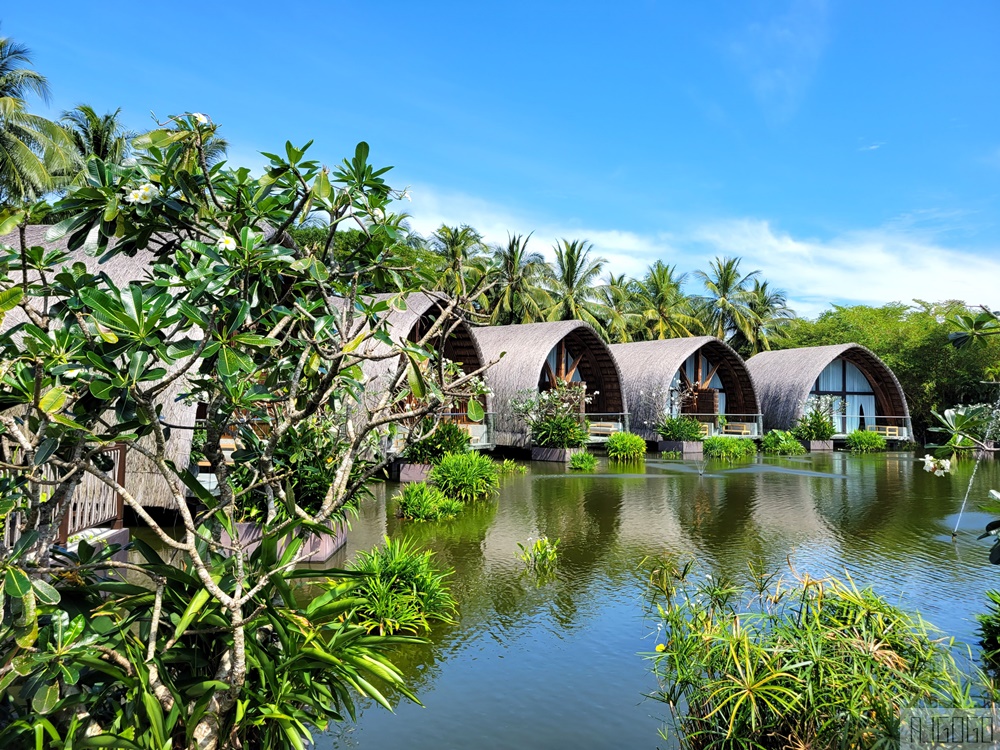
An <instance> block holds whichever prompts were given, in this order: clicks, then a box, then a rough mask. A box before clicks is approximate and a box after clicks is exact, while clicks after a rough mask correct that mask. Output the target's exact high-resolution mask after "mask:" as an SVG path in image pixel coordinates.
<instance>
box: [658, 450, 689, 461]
mask: <svg viewBox="0 0 1000 750" xmlns="http://www.w3.org/2000/svg"><path fill="white" fill-rule="evenodd" d="M660 458H662V459H664V460H667V461H670V460H675V459H678V458H684V454H683V453H681V452H680V451H663V453H661V454H660Z"/></svg>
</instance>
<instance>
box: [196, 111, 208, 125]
mask: <svg viewBox="0 0 1000 750" xmlns="http://www.w3.org/2000/svg"><path fill="white" fill-rule="evenodd" d="M191 116H192V117H193V118H194V119H195V122H197V123H198V124H199V125H208V123H210V122H211V120H209V119H208V115H203V114H202V113H201V112H192V113H191Z"/></svg>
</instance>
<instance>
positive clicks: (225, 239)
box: [218, 234, 236, 250]
mask: <svg viewBox="0 0 1000 750" xmlns="http://www.w3.org/2000/svg"><path fill="white" fill-rule="evenodd" d="M218 246H219V249H220V250H235V249H236V240H234V239H233V238H232V237H230V236H229V235H227V234H224V235H222V236H221V237H219V242H218Z"/></svg>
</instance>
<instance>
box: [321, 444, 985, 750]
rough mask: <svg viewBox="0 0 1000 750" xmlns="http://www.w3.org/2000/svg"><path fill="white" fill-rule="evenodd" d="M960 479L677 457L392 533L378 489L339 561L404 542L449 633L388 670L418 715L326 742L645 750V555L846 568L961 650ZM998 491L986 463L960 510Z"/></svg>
mask: <svg viewBox="0 0 1000 750" xmlns="http://www.w3.org/2000/svg"><path fill="white" fill-rule="evenodd" d="M970 471H971V465H968V466H964V465H959V466H958V467H957V469H956V472H955V473H954V474H953V475H950V476H948V477H943V478H938V477H933V476H932V475H930V474H927V473H925V472H924V471H922V468H921V465H920V464H919V463H917V462H915V460H914V457H913V456H912V455H911V454H888V455H884V456H860V457H859V456H850V455H847V454H842V453H836V454H815V455H811V456H805V457H801V458H799V457H796V458H770V457H768V458H760V459H758V460H757V461H755V462H754V463H752V464H748V465H740V466H729V465H727V464H720V463H714V462H709V463H708V464H707V465H706V466H705V467H704V472H703V473H699V471H698V467H697V465H695V464H694V463H693V462H678V461H650V462H649V464H648V466H647V467H646V469H645V471H639V470H636V469H635V468H629V469H624V470H615V469H612V468H609V467H607V466H606V465H604V466H602V467H600V469H599V473H597V474H594V475H579V474H571V473H567V472H565V471H564V469H563V468H562V467H560V466H552V465H542V464H535V465H534V466H533V467H532V472H531V473H530V474H528V475H527V476H515V477H511V478H509V479H508V480H507V481H506V483H505V485H504V487H503V490H502V492H501V494H500V496H499V497H498V498H497V499H496V500H495V501H493V502H490V503H485V504H483V505H481V506H479V507H477V508H476V509H474V510H471V511H470V512H468V513H467V514H465V515H464V516H462V517H461V518H459V519H456V520H455V521H451V522H444V523H426V524H420V523H413V522H406V521H401V520H399V519H396V518H395V517H394V515H393V513H394V508H393V504H392V501H391V499H390V500H387V497H390V498H391V495H392V494H393V492H394V491H395V487H394V486H392V485H387V486H385V487H382V488H380V490H379V491H378V493H377V494H378V498H377V499H376V500H375V501H373V502H370V503H368V504H366V505H365V506H364V507H363V508H362V509H361V515H360V517H359V518H358V519H357V520H356V521H355V522H354V528H353V530H352V532H351V534H350V536H349V542H348V549H347V550H346V551H345V553H344V554H345V556H346V557H349V556H350V555H353V554H354V552H355V551H356V550H357V549H362V548H368V547H370V546H372V545H373V544H375V543H377V541H378V540H379V539H380V538H381V536H382V535H383V534H385V533H388V534H390V535H392V536H398V535H408V536H411V537H413V538H415V539H417V540H418V541H419V542H420V544H422V545H424V546H426V547H428V548H430V549H432V550H434V551H435V553H436V554H437V557H438V560H439V562H441V563H442V564H444V565H447V566H451V567H454V569H455V573H454V577H453V590H454V592H455V595H456V597H457V599H458V601H459V606H460V619H459V622H458V623H457V624H456V625H453V626H442V627H440V628H436V629H435V632H434V634H433V641H434V643H433V644H432V645H428V646H426V647H421V648H420V649H414V650H409V651H407V652H405V654H401V655H400V662H401V664H402V666H403V667H404V669H405V670H406V672H407V673H408V674H409V675H410V679H411V682H412V683H413V684H414V685H415V686H416V689H417V692H418V694H419V695H420V697H421V700H422V701H423V702H424V703H425V705H427V706H428V708H427V709H426V710H423V709H420V708H418V707H415V706H412V705H408V704H402V705H400V706H399V707H398V709H397V714H396V715H391V714H388V713H386V712H384V711H380V710H376V709H371V710H368V709H366V710H364V711H363V715H362V717H361V719H360V721H359V723H358V725H357V726H356V727H350V728H342V729H340V730H338V734H337V736H336V737H334V736H332V735H331V736H328V737H326V738H325V739H324V741H323V742H324V743H325V744H323V743H321V746H323V747H328V748H329V747H354V746H357V747H392V746H402V745H404V744H405V745H406V746H408V747H415V748H424V747H427V748H443V747H456V748H459V747H461V748H464V747H477V748H507V747H512V746H519V747H523V748H549V747H568V746H574V747H580V748H588V747H593V748H604V747H648V748H653V747H656V746H657V744H658V738H657V736H656V730H657V728H658V726H659V720H658V718H657V717H658V716H659V715H661V714H662V711H661V709H660V707H659V706H658V705H657V704H654V703H651V702H643V700H642V699H641V696H642V694H643V693H645V692H649V691H650V690H651V689H653V687H654V685H653V683H652V680H651V677H650V675H649V674H648V673H647V671H646V665H645V664H644V663H643V661H642V660H641V659H640V658H639V657H638V656H636V653H637V652H640V651H644V650H648V649H649V648H650V646H651V641H650V640H649V639H648V635H649V633H650V631H651V629H652V628H653V627H655V626H654V625H653V624H652V623H650V622H649V621H644V620H643V616H642V599H641V595H640V591H639V588H638V586H637V585H636V582H635V579H634V577H633V575H632V571H633V570H634V568H635V566H636V565H637V564H638V562H639V561H640V560H641V559H642V558H643V557H645V556H647V555H662V554H665V553H672V554H677V555H680V556H682V557H695V558H697V559H698V560H699V561H701V562H702V563H703V564H704V565H705V566H706V570H708V569H711V570H714V571H717V572H724V573H728V574H730V575H739V574H742V573H743V572H745V571H746V566H747V563H748V561H752V560H753V561H756V560H763V561H765V563H766V564H767V565H768V567H770V568H772V569H776V570H787V562H786V560H787V559H791V561H792V562H793V564H794V565H795V566H796V567H797V568H798V569H799V570H801V571H804V570H808V571H809V572H810V573H811V574H813V575H821V574H823V573H827V572H832V573H841V572H842V571H843V570H844V569H845V568H847V569H849V570H850V572H851V574H852V576H853V577H854V578H855V579H856V580H857V581H858V582H859V583H860V584H863V585H867V584H872V585H875V586H877V587H878V589H879V591H880V592H882V593H884V594H885V595H887V596H888V597H889V598H890V599H891V600H895V601H899V602H900V603H902V604H904V605H906V606H912V607H916V608H919V609H920V610H921V611H922V612H923V613H924V614H925V616H926V617H927V619H929V620H930V621H931V622H933V623H935V624H936V625H938V626H939V627H940V628H942V629H943V630H945V631H946V632H948V633H950V634H954V635H956V636H958V637H960V638H963V639H965V640H967V641H971V640H972V639H973V631H974V628H975V623H974V621H973V615H974V614H975V613H976V612H977V611H978V610H979V609H980V608H981V607H982V601H983V598H982V593H983V591H984V589H985V588H987V587H988V586H989V585H990V583H991V581H992V580H993V578H992V575H991V574H992V573H993V572H994V571H993V570H992V569H991V568H990V566H989V565H988V563H987V558H986V555H987V552H988V545H985V543H977V542H976V541H975V536H976V534H977V533H978V530H979V528H981V526H982V525H983V523H984V519H985V517H984V516H983V515H982V514H977V513H975V512H967V513H966V515H965V516H964V518H963V521H962V526H963V530H962V532H961V533H960V535H959V538H958V540H957V542H956V543H954V544H953V543H952V541H951V537H950V530H951V529H950V527H949V524H953V523H954V520H955V514H956V512H957V510H958V506H959V504H960V502H961V497H962V495H963V493H964V490H965V483H966V482H967V481H968V477H969V472H970ZM991 486H996V487H1000V471H998V467H997V465H995V464H994V463H986V464H984V465H983V466H982V467H981V469H980V473H979V474H978V475H977V477H976V487H975V488H974V489H973V498H975V497H984V496H985V495H986V491H987V489H988V488H989V487H991ZM540 535H547V536H549V537H550V538H559V539H560V540H561V543H560V547H559V551H560V555H559V564H558V568H557V575H556V576H555V577H554V579H553V580H551V581H548V582H544V583H541V584H540V585H539V584H538V583H537V582H536V580H535V579H534V578H532V577H531V576H530V575H526V574H525V573H524V570H523V565H522V564H521V562H520V561H519V560H518V559H517V557H516V553H517V551H518V548H517V543H518V542H521V543H524V542H526V541H527V540H528V539H529V538H531V537H538V536H540ZM984 545H985V546H984Z"/></svg>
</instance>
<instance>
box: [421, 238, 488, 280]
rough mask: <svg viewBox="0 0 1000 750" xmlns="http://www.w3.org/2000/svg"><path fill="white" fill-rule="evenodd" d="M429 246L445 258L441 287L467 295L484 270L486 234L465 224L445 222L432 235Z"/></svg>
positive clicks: (443, 259)
mask: <svg viewBox="0 0 1000 750" xmlns="http://www.w3.org/2000/svg"><path fill="white" fill-rule="evenodd" d="M430 248H431V251H432V252H433V253H434V254H435V255H437V256H438V257H439V258H441V260H442V261H443V262H442V266H443V268H442V271H443V272H442V274H441V277H440V281H439V282H438V284H437V288H438V289H441V290H443V291H447V292H451V293H455V294H464V293H465V292H466V291H467V290H468V289H469V288H471V287H473V286H475V284H476V282H478V281H479V279H480V278H481V277H482V275H483V273H485V266H484V265H483V263H482V261H483V260H484V257H483V256H484V252H485V247H484V246H483V236H482V235H481V234H479V232H477V231H476V230H475V229H473V228H472V227H470V226H468V225H466V224H463V225H462V226H460V227H449V226H447V225H446V224H442V225H441V226H440V227H439V228H438V230H437V231H436V232H435V233H434V234H433V235H431V242H430Z"/></svg>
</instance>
